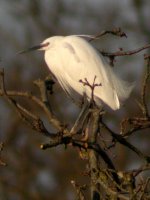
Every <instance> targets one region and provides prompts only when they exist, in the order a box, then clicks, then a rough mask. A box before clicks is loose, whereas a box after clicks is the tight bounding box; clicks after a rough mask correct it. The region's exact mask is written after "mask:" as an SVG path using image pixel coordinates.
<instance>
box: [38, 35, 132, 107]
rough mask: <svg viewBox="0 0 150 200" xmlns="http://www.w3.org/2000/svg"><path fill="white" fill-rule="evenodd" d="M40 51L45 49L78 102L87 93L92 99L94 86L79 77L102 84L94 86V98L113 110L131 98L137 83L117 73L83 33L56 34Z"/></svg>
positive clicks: (55, 71)
mask: <svg viewBox="0 0 150 200" xmlns="http://www.w3.org/2000/svg"><path fill="white" fill-rule="evenodd" d="M40 46H41V48H40V50H44V51H45V61H46V63H47V65H48V67H49V69H50V71H51V72H52V73H53V74H54V76H55V77H56V79H57V80H58V82H59V83H60V85H61V86H62V88H63V89H64V90H65V91H66V92H67V93H68V94H69V95H70V96H71V98H73V99H74V100H75V101H77V100H79V99H80V97H81V96H83V95H84V94H86V96H87V99H88V101H90V99H91V97H92V95H91V89H90V87H88V86H87V85H85V86H84V85H83V84H82V83H81V82H79V80H82V81H84V79H85V78H86V79H87V81H88V82H89V83H90V84H91V85H92V84H93V81H94V77H95V76H96V80H95V83H97V84H100V83H101V86H98V87H95V89H94V100H95V102H96V104H97V105H98V106H100V105H101V104H102V103H104V104H106V105H108V106H109V107H110V108H112V109H113V110H117V109H119V108H120V106H121V104H122V102H124V100H125V99H127V98H128V96H129V94H130V92H131V90H132V88H133V84H129V83H128V82H125V81H123V80H121V79H120V78H119V77H117V75H116V74H115V73H114V71H113V68H112V67H110V66H109V65H108V63H107V62H106V61H105V59H104V58H103V56H102V55H100V54H99V53H98V52H97V50H96V49H95V48H94V47H93V46H92V45H91V44H90V43H89V42H88V41H86V40H85V39H83V38H82V37H79V36H66V37H64V36H54V37H50V38H47V39H46V40H44V41H43V42H42V43H41V45H40Z"/></svg>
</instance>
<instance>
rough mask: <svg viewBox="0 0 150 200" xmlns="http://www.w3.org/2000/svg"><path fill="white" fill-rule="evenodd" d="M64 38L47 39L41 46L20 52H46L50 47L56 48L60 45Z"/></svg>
mask: <svg viewBox="0 0 150 200" xmlns="http://www.w3.org/2000/svg"><path fill="white" fill-rule="evenodd" d="M62 38H63V37H62V36H54V37H49V38H47V39H45V40H44V41H43V42H42V43H40V44H39V45H35V46H32V47H30V48H28V49H26V50H23V51H20V52H19V54H22V53H27V52H30V51H34V50H41V51H46V50H48V49H49V48H50V47H52V46H54V45H55V44H56V43H58V42H59V41H60V40H61V39H62Z"/></svg>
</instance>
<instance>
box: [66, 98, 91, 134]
mask: <svg viewBox="0 0 150 200" xmlns="http://www.w3.org/2000/svg"><path fill="white" fill-rule="evenodd" d="M89 108H90V104H89V102H87V100H86V101H85V102H84V104H83V107H82V109H81V112H80V114H79V116H78V118H77V120H76V121H75V124H74V125H73V127H72V129H71V131H70V133H71V134H72V135H74V134H76V133H77V132H79V131H80V130H82V128H83V126H84V124H85V121H86V119H87V116H88V114H89Z"/></svg>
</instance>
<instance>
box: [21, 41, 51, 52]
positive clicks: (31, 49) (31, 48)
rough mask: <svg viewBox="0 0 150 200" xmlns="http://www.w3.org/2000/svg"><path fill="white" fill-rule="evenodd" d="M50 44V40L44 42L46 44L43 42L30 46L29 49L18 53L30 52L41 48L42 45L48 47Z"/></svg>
mask: <svg viewBox="0 0 150 200" xmlns="http://www.w3.org/2000/svg"><path fill="white" fill-rule="evenodd" d="M48 45H49V42H47V43H44V44H43V43H42V44H39V45H36V46H33V47H30V48H28V49H26V50H23V51H20V52H19V53H18V54H23V53H28V52H30V51H35V50H38V49H41V48H42V47H46V46H48Z"/></svg>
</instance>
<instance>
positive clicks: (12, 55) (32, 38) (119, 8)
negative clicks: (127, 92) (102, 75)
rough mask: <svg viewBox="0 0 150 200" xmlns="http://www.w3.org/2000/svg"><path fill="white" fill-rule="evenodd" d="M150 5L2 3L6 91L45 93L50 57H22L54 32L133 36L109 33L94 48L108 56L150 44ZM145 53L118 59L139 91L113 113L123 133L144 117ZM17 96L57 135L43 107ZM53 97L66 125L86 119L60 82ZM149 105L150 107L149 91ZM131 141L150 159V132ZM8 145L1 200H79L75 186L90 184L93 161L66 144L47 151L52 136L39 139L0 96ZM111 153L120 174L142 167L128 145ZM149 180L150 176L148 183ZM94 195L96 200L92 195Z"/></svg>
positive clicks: (110, 120) (143, 0) (1, 134)
mask: <svg viewBox="0 0 150 200" xmlns="http://www.w3.org/2000/svg"><path fill="white" fill-rule="evenodd" d="M149 8H150V1H148V0H132V1H131V0H122V1H119V0H86V1H85V0H83V1H79V0H57V1H56V0H42V1H39V0H32V1H30V0H21V1H18V0H14V1H10V0H7V1H5V0H1V1H0V28H1V32H0V33H1V39H0V44H1V45H0V50H1V55H0V58H1V68H2V67H3V68H4V70H5V84H6V88H8V89H9V90H15V91H22V92H25V91H29V92H32V93H33V94H34V95H35V96H40V94H39V90H38V88H37V86H36V85H35V84H33V82H34V81H35V80H37V79H39V78H40V79H43V80H44V79H45V78H46V77H47V76H48V74H49V70H48V68H47V66H46V64H45V62H44V59H43V55H42V53H40V52H36V53H30V54H25V55H18V54H16V53H17V52H18V51H20V50H22V49H25V48H26V47H30V46H32V45H34V44H38V43H39V42H41V41H42V40H43V39H45V38H47V37H50V36H53V35H71V34H96V33H99V32H101V31H102V30H108V29H112V28H114V27H121V28H122V30H124V31H125V33H126V34H127V36H128V38H127V39H126V38H118V37H115V36H111V35H109V36H104V37H102V38H100V40H96V41H94V42H93V44H94V45H95V46H96V47H97V48H98V49H101V50H102V49H103V50H105V51H108V52H114V51H117V50H118V49H119V48H123V50H131V49H136V48H138V47H141V46H144V45H146V44H148V43H149V37H150V26H149V18H150V16H149V15H150V12H149ZM144 53H148V52H146V51H145V52H144ZM144 53H143V52H142V53H140V54H136V55H133V56H124V57H117V58H116V62H115V69H116V71H117V73H120V75H121V76H122V77H123V78H124V79H126V80H129V81H130V80H135V81H136V88H135V89H134V92H133V94H132V97H131V98H130V99H129V100H128V101H127V102H126V105H125V106H124V107H123V108H121V109H120V110H119V111H116V112H112V111H109V112H107V114H106V115H105V116H104V121H105V122H106V123H107V124H108V126H109V127H110V128H111V129H112V130H114V131H115V132H119V131H120V126H119V124H120V123H121V121H122V120H123V119H124V118H126V117H133V116H138V114H139V113H140V107H139V105H138V103H137V100H138V99H139V97H140V92H141V85H142V80H143V77H144V71H145V65H144V59H143V54H144ZM147 91H149V88H148V89H147ZM15 99H16V101H18V102H20V103H21V105H23V106H25V107H26V108H27V109H29V110H32V112H33V113H35V114H36V115H39V116H41V119H42V120H43V122H44V125H45V126H46V127H47V129H48V130H49V131H53V132H54V131H55V129H53V127H52V126H50V124H49V122H48V120H47V118H46V116H45V114H44V112H43V111H42V109H40V108H39V107H37V105H35V104H34V103H33V102H32V101H29V100H27V99H25V98H22V97H17V98H15ZM49 99H50V102H51V105H52V107H53V109H54V111H55V113H56V115H57V117H58V118H59V119H60V120H61V121H62V122H64V123H68V122H69V124H68V125H69V126H71V125H72V124H73V122H74V121H75V119H76V117H77V116H78V112H79V108H78V107H76V106H75V105H74V104H73V103H72V102H71V101H70V100H69V99H68V98H67V97H66V95H65V94H64V92H63V91H62V89H61V88H60V87H59V85H58V84H55V86H54V94H53V95H50V96H49ZM147 105H148V106H149V93H147ZM106 138H107V137H106ZM103 140H104V138H103ZM128 140H129V141H130V142H131V143H132V144H133V145H135V146H136V147H138V148H139V149H140V150H141V151H142V152H144V154H146V155H149V154H150V148H149V146H150V135H149V130H148V129H144V130H142V131H138V132H137V133H136V134H135V135H131V136H130V138H129V139H128ZM0 141H1V142H3V143H4V149H3V151H2V152H1V159H2V161H4V162H5V163H6V164H7V166H3V165H1V166H0V199H1V200H6V199H11V200H20V199H33V200H34V199H35V200H38V199H44V200H46V199H56V200H57V199H62V200H63V199H64V200H66V199H68V200H73V199H75V197H76V191H75V190H74V188H73V187H72V185H71V183H70V181H71V180H75V181H77V183H80V184H81V185H83V184H88V183H89V179H88V177H87V176H84V175H83V174H84V172H85V166H86V164H87V163H86V161H85V160H82V159H81V158H80V157H79V155H78V151H77V149H76V148H73V147H68V148H67V149H66V148H65V146H64V145H62V146H59V147H57V148H51V149H48V150H45V151H42V150H41V149H40V148H39V147H40V144H41V143H44V142H47V138H46V137H44V136H43V135H42V134H41V135H40V134H36V132H35V131H32V130H31V128H30V127H28V126H27V125H26V124H25V123H24V122H22V121H21V120H20V118H19V117H18V115H17V113H16V110H15V109H13V107H12V106H11V105H10V104H8V102H7V101H6V100H5V99H4V98H0ZM111 153H112V161H113V162H114V163H115V166H116V167H117V169H118V170H132V169H134V168H138V167H139V166H141V164H142V161H141V159H139V158H138V157H137V156H136V154H134V153H132V152H130V151H129V150H128V149H127V148H125V147H123V146H122V145H119V144H117V146H116V147H115V149H114V150H113V152H108V154H110V156H111ZM2 161H1V162H2ZM148 176H149V173H148V172H147V173H144V174H143V176H142V178H144V177H148ZM86 195H87V198H88V197H89V192H87V194H86ZM141 199H142V198H141Z"/></svg>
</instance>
